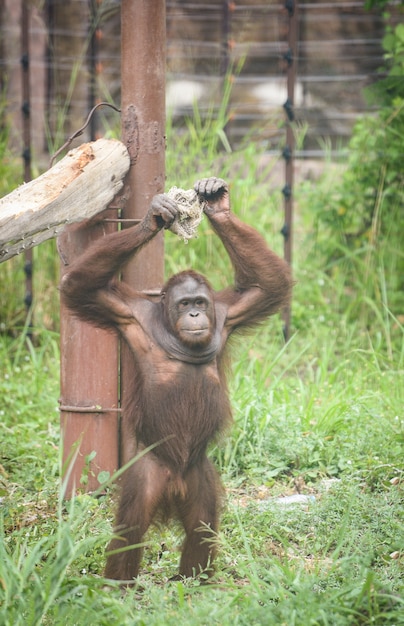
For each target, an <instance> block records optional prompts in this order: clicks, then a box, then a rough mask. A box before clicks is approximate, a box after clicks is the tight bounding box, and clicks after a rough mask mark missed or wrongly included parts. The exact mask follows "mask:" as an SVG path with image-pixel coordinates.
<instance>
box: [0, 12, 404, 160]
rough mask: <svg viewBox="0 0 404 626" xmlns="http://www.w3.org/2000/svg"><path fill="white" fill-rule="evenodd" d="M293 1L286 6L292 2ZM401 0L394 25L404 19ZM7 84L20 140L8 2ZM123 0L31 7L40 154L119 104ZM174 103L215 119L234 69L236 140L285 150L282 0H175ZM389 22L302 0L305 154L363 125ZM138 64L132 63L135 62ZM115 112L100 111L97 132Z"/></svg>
mask: <svg viewBox="0 0 404 626" xmlns="http://www.w3.org/2000/svg"><path fill="white" fill-rule="evenodd" d="M286 4H287V3H286ZM399 5H400V3H397V6H396V7H394V6H393V7H392V9H391V10H390V18H389V19H390V23H392V24H394V23H397V21H398V20H399V19H400V6H399ZM0 7H1V8H0V11H1V12H0V39H1V49H0V72H1V73H0V80H1V83H2V87H3V91H4V92H5V94H6V102H7V108H8V111H9V113H10V115H11V116H12V118H13V129H15V130H14V140H15V141H16V142H18V138H19V135H20V121H19V119H18V116H19V115H20V107H21V88H20V83H21V81H20V77H19V73H20V71H21V62H20V61H21V55H20V35H21V33H20V11H21V8H20V6H19V5H18V3H15V2H14V3H13V2H12V0H3V3H1V5H0ZM119 9H120V2H119V0H104V1H102V0H71V1H70V2H68V3H66V2H64V0H47V1H46V2H35V1H33V2H32V3H31V20H30V47H31V50H30V74H31V109H32V129H33V130H32V133H33V145H34V151H36V152H37V153H41V152H43V151H46V150H47V149H48V147H49V145H52V148H53V147H58V145H60V144H61V143H63V141H64V139H65V137H66V136H67V135H69V134H70V133H71V132H73V131H74V130H75V129H76V128H78V127H80V126H81V124H82V121H83V120H84V119H85V118H86V116H87V113H88V111H89V110H90V108H91V107H92V106H93V105H94V104H96V103H97V102H98V101H100V100H105V99H107V100H109V101H112V102H115V103H116V104H118V105H119V102H120V55H121V51H120V10H119ZM166 13H167V107H168V110H169V111H170V114H171V115H172V117H173V119H174V122H175V124H177V125H178V127H181V126H182V125H183V122H184V118H185V117H187V116H189V115H192V112H193V107H194V106H195V103H197V106H198V109H199V111H200V113H201V115H202V116H204V115H212V114H213V115H214V114H215V111H217V109H218V108H219V107H220V103H221V101H222V98H223V84H224V80H223V78H224V75H225V74H230V77H231V82H232V93H231V97H230V101H229V105H228V113H229V118H230V121H229V124H228V125H227V127H226V129H227V132H228V135H229V139H230V142H231V143H232V144H237V143H238V142H239V141H241V140H242V139H243V138H244V137H246V135H247V136H249V137H250V138H251V140H254V141H260V142H262V143H263V144H264V145H265V147H266V148H267V149H268V150H269V151H271V150H277V149H278V144H279V142H280V141H281V140H282V137H283V132H282V131H280V130H279V128H280V125H281V122H282V120H283V119H284V111H283V105H284V103H285V100H286V96H287V87H286V78H285V65H286V64H287V52H288V49H287V42H286V38H287V33H286V11H285V3H280V2H270V1H268V2H258V1H255V0H250V1H247V0H244V2H242V3H241V2H240V3H238V2H229V1H227V0H217V1H216V2H206V3H204V2H200V3H199V2H185V1H181V0H174V1H169V0H168V1H167V3H166ZM385 23H386V22H385V18H384V17H383V15H382V12H381V11H380V10H372V11H366V10H365V8H364V2H363V1H359V2H351V1H340V2H304V1H302V0H300V2H299V24H298V60H297V78H296V84H295V102H294V107H295V117H296V120H297V122H298V124H300V125H301V128H302V133H301V136H302V138H301V140H300V143H299V145H298V146H297V154H298V155H302V156H321V155H322V154H323V153H324V149H325V147H326V146H327V147H329V148H331V149H334V150H338V148H339V147H341V146H343V145H344V144H345V143H346V141H347V139H348V138H349V136H350V133H351V129H352V126H353V124H354V122H355V120H356V119H357V118H358V117H359V116H361V115H362V114H363V113H366V112H371V111H372V108H371V106H370V105H369V104H368V103H367V101H366V99H365V97H364V94H363V89H364V88H365V87H366V86H367V85H369V84H371V83H372V82H373V81H375V80H376V79H377V78H378V77H379V76H380V68H381V67H382V65H383V50H382V46H381V40H382V37H383V34H384V29H385ZM137 62H142V60H141V59H139V60H138V59H134V63H137ZM111 123H112V124H114V123H116V118H114V117H111V116H110V117H106V116H105V114H100V116H99V118H98V121H96V122H95V126H94V128H92V130H91V133H92V134H95V135H97V133H98V134H102V133H103V132H105V129H106V128H107V127H108V125H109V124H111Z"/></svg>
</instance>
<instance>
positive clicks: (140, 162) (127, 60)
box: [121, 0, 166, 462]
mask: <svg viewBox="0 0 404 626" xmlns="http://www.w3.org/2000/svg"><path fill="white" fill-rule="evenodd" d="M165 47H166V10H165V0H155V1H153V2H150V0H122V4H121V80H122V83H121V110H122V141H123V142H124V143H125V144H126V146H127V148H128V151H129V155H130V158H131V167H130V170H129V174H128V177H127V183H128V189H127V198H126V203H125V207H124V209H123V218H124V219H126V220H127V219H129V220H135V221H136V220H139V219H141V218H142V217H143V215H144V214H145V212H146V209H147V208H148V206H149V203H150V201H151V199H152V197H153V196H154V195H155V194H157V193H162V192H163V191H164V183H165V65H166V56H165ZM124 225H125V223H124ZM163 246H164V242H163V234H162V233H159V234H158V235H157V236H156V237H155V238H154V239H153V240H152V241H151V242H150V243H149V244H148V245H147V248H146V249H145V250H141V251H140V253H139V254H138V255H137V256H136V259H135V260H134V261H133V262H131V263H129V264H128V265H127V266H125V268H124V271H123V272H122V280H123V281H125V282H127V283H128V284H130V285H131V286H132V287H134V288H135V289H137V290H143V291H145V292H147V293H149V294H152V295H153V294H158V293H159V291H160V289H161V285H162V282H163V278H164V247H163ZM136 375H137V372H136V371H135V369H134V365H133V357H132V355H131V354H130V352H129V349H128V348H127V346H126V345H125V344H122V346H121V406H122V423H121V429H122V438H121V442H122V445H121V453H122V461H123V462H126V461H127V460H128V458H129V457H130V456H131V452H132V450H131V444H130V442H131V441H132V438H131V436H130V435H131V433H130V427H129V424H128V415H127V414H126V412H125V408H126V407H127V406H128V403H129V402H130V397H129V390H130V389H131V388H132V386H133V383H132V380H133V378H134V377H136ZM132 410H133V409H132Z"/></svg>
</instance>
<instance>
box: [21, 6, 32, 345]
mask: <svg viewBox="0 0 404 626" xmlns="http://www.w3.org/2000/svg"><path fill="white" fill-rule="evenodd" d="M29 31H30V8H29V6H28V3H27V2H24V0H22V2H21V76H22V106H21V112H22V118H23V144H24V147H23V153H22V157H23V160H24V182H26V183H27V182H29V181H30V180H31V179H32V171H31V89H30V58H29V47H30V46H29V36H30V35H29ZM24 257H25V263H24V272H25V297H24V303H25V307H26V311H27V315H29V314H30V312H31V307H32V302H33V282H32V278H33V253H32V249H29V250H26V251H25V253H24ZM29 326H30V327H32V318H31V319H30V322H29ZM28 336H31V332H30V331H29V332H28Z"/></svg>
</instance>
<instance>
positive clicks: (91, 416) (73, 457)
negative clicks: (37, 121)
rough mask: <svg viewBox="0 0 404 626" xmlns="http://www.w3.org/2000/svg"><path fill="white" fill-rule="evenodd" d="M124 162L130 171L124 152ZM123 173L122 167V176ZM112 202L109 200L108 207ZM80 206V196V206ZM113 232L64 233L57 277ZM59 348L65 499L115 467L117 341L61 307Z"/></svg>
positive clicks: (109, 177)
mask: <svg viewBox="0 0 404 626" xmlns="http://www.w3.org/2000/svg"><path fill="white" fill-rule="evenodd" d="M96 143H98V142H96ZM120 145H121V146H122V148H124V146H123V145H122V144H120ZM124 149H125V148H124ZM125 156H126V161H125V163H126V164H127V166H129V157H128V155H127V153H126V149H125ZM127 169H128V167H126V165H125V172H126V171H127ZM122 177H123V176H121V179H120V182H122ZM104 179H105V180H106V181H109V188H110V189H114V184H113V183H114V181H115V182H116V175H115V173H114V171H113V170H112V168H111V166H110V164H109V172H108V174H104ZM96 180H98V185H99V187H100V193H99V196H100V197H99V200H98V202H99V206H101V208H104V207H105V204H104V205H103V203H102V197H103V194H102V187H103V184H104V182H101V179H100V178H96ZM87 187H90V185H88V186H87ZM113 195H115V194H113ZM91 197H92V198H94V199H95V201H96V200H97V190H93V192H92V196H91ZM112 197H113V196H112ZM112 197H111V196H110V197H108V202H110V201H111V200H112ZM105 200H106V199H105V197H104V202H105ZM85 201H86V196H85V191H84V190H83V191H82V202H83V203H85ZM113 229H114V226H113V225H112V223H106V222H105V221H100V220H97V222H96V223H95V224H94V223H93V224H92V225H88V224H87V225H86V226H84V227H83V226H82V225H79V226H77V225H76V226H70V227H69V228H68V229H66V231H65V232H64V233H63V235H62V236H61V237H60V238H59V250H60V253H61V258H62V261H63V263H62V271H61V274H62V276H63V273H64V269H65V267H66V266H68V264H69V261H71V259H74V258H76V257H77V256H78V255H80V254H82V253H83V252H84V251H85V250H86V248H87V247H88V245H89V244H90V243H91V242H92V241H93V240H94V239H96V238H98V237H101V236H104V235H105V234H108V233H109V232H112V231H113ZM60 342H61V375H60V386H61V398H60V412H61V430H62V445H63V475H64V480H65V495H66V496H67V497H70V496H71V495H72V494H73V493H74V492H75V491H76V490H77V489H79V488H82V489H83V490H84V491H90V492H91V491H94V490H95V489H97V488H98V487H99V486H100V483H99V481H98V475H99V473H100V472H101V471H107V472H109V473H110V474H112V473H113V472H114V471H116V470H117V469H118V467H119V440H118V435H119V405H118V339H117V337H116V336H115V335H114V334H113V333H110V332H108V331H105V330H101V329H98V328H95V327H94V326H92V325H91V324H88V323H86V322H82V321H80V320H78V319H77V318H75V317H74V316H73V315H72V314H71V313H70V312H69V311H68V310H67V309H66V307H65V306H63V305H62V308H61V329H60ZM94 454H95V456H94Z"/></svg>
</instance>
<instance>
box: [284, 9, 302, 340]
mask: <svg viewBox="0 0 404 626" xmlns="http://www.w3.org/2000/svg"><path fill="white" fill-rule="evenodd" d="M285 9H286V12H287V19H288V49H287V51H286V53H285V54H284V60H285V62H286V75H287V94H288V95H287V100H286V102H285V104H284V109H285V113H286V117H287V123H286V145H285V148H284V150H283V158H284V160H285V186H284V188H283V190H282V192H283V195H284V207H285V222H284V225H283V228H282V231H281V232H282V235H283V237H284V257H285V260H286V261H287V262H288V263H289V265H292V253H293V173H294V149H295V136H294V133H293V126H292V122H293V121H294V119H295V113H294V94H295V81H296V64H297V43H298V0H286V2H285ZM283 320H284V336H285V339H286V341H287V340H288V339H289V336H290V322H291V309H290V305H288V307H287V308H286V309H285V310H284V312H283Z"/></svg>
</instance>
